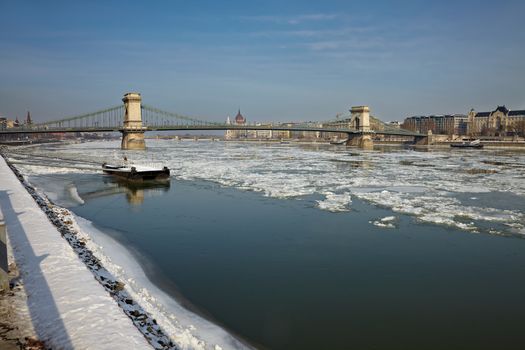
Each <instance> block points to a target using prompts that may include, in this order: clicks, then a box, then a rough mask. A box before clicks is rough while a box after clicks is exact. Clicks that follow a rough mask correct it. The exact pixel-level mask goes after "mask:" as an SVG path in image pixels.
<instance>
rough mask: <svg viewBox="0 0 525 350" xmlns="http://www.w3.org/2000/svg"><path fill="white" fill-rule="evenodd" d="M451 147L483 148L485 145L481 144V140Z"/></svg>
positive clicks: (454, 144)
mask: <svg viewBox="0 0 525 350" xmlns="http://www.w3.org/2000/svg"><path fill="white" fill-rule="evenodd" d="M450 147H455V148H478V149H479V148H483V145H482V144H481V142H480V140H474V141H470V142H462V143H452V144H451V145H450Z"/></svg>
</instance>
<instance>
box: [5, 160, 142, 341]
mask: <svg viewBox="0 0 525 350" xmlns="http://www.w3.org/2000/svg"><path fill="white" fill-rule="evenodd" d="M0 208H1V210H2V213H3V216H4V219H5V221H6V225H7V232H8V244H9V245H10V246H11V248H12V251H13V255H14V258H15V260H16V263H17V266H18V269H19V271H20V275H21V278H22V281H23V284H24V288H25V289H26V292H27V295H28V300H27V306H26V307H27V311H25V312H29V313H30V315H31V319H32V321H33V327H34V328H35V331H36V333H37V334H38V336H39V338H40V339H41V340H43V341H45V342H46V344H47V345H48V346H50V347H51V348H54V349H72V348H77V349H149V348H151V346H150V345H149V344H148V343H147V341H146V339H145V338H144V336H143V335H142V334H141V333H140V332H139V331H138V330H137V328H136V327H135V326H134V325H133V323H132V322H131V319H130V318H128V317H127V316H126V315H125V314H124V313H123V312H122V310H121V309H120V308H119V307H118V306H117V304H116V303H115V301H114V300H113V299H112V298H111V296H110V295H109V294H108V292H107V291H106V290H104V288H103V287H102V286H101V285H100V284H99V283H98V282H97V281H96V280H95V279H94V278H93V274H92V273H91V272H89V270H88V269H87V268H86V266H85V265H84V264H83V263H82V262H81V261H80V260H79V258H78V257H77V255H76V254H75V252H74V251H73V249H72V248H71V247H70V246H69V244H68V243H67V242H66V240H64V239H63V238H62V237H61V234H60V233H59V231H58V230H57V229H56V227H55V226H53V225H52V224H51V222H50V221H49V220H48V218H47V217H46V215H45V214H44V212H43V211H42V210H41V209H40V208H39V206H38V205H37V204H36V203H35V201H34V200H33V198H32V197H31V196H30V195H29V193H28V192H27V191H26V189H25V188H24V187H23V186H22V184H21V183H20V182H19V180H18V179H17V178H16V177H15V175H14V174H13V173H12V171H11V169H10V168H9V167H8V166H7V164H6V163H5V161H4V159H3V158H1V157H0Z"/></svg>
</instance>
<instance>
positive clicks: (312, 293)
mask: <svg viewBox="0 0 525 350" xmlns="http://www.w3.org/2000/svg"><path fill="white" fill-rule="evenodd" d="M409 156H412V155H411V154H409ZM346 170H347V168H345V169H344V171H346ZM312 171H313V170H312ZM360 171H362V170H360ZM281 172H282V171H281ZM259 173H261V171H260V170H259ZM64 179H67V182H68V183H73V184H74V185H75V187H76V190H77V192H78V194H79V196H80V197H81V198H82V199H83V201H84V203H83V204H81V205H70V208H71V210H73V211H74V212H75V213H76V214H77V215H78V216H81V217H83V218H85V219H88V220H89V221H91V222H93V224H94V225H95V226H97V227H98V228H99V229H100V230H101V231H103V232H106V233H107V234H108V235H112V237H113V238H114V239H115V240H117V241H118V242H120V243H121V244H122V245H123V246H125V247H128V248H129V249H130V250H131V251H133V252H134V254H135V256H136V257H137V259H138V260H139V261H140V263H141V265H142V266H143V268H144V269H145V271H146V273H147V275H148V277H149V278H150V279H151V281H153V282H154V283H155V284H157V285H158V286H159V287H160V288H161V289H163V290H164V291H165V292H167V293H168V294H169V295H171V296H173V297H176V298H177V299H178V300H180V301H181V302H182V303H183V304H184V305H185V306H186V307H187V308H189V309H190V310H192V311H194V312H196V313H198V314H200V315H202V316H204V317H205V318H207V319H208V320H211V321H212V322H213V323H216V324H218V325H220V326H222V327H223V328H225V329H226V330H228V331H229V332H231V333H232V334H235V335H236V336H237V337H239V338H241V339H243V340H244V341H245V342H246V343H248V344H251V345H252V346H254V347H257V348H268V349H522V348H523V346H524V344H525V332H524V331H523V318H524V316H525V240H524V239H522V238H521V235H520V234H516V233H514V234H510V233H509V232H510V231H509V232H507V234H505V232H503V234H491V232H493V231H494V230H499V229H501V227H507V226H508V225H505V224H506V223H508V222H501V221H497V222H496V221H495V220H496V219H494V221H492V220H488V221H487V220H485V221H483V220H484V219H478V220H476V217H474V214H472V215H471V217H466V218H465V217H463V216H461V217H457V218H456V221H457V222H458V223H460V224H461V223H467V224H469V225H471V224H470V222H472V225H475V226H476V227H477V228H478V231H479V232H473V230H471V229H468V227H467V228H466V229H460V228H458V225H454V224H449V225H439V224H436V223H435V222H430V221H429V220H425V217H423V216H421V217H420V216H418V215H413V214H411V213H408V212H401V213H400V212H399V211H395V208H394V211H393V209H392V207H391V206H389V205H386V204H384V203H383V204H382V203H381V202H380V201H379V199H377V200H376V201H375V202H374V198H375V197H373V195H374V193H377V196H381V195H384V190H383V192H381V191H380V190H379V191H375V190H374V191H375V192H374V191H370V193H371V195H370V196H369V197H366V196H364V197H359V196H352V199H351V205H350V206H349V208H348V210H345V211H329V210H320V208H319V207H320V205H322V204H320V202H322V200H323V199H324V198H329V197H330V195H328V197H326V196H324V195H323V194H321V193H320V192H318V191H314V192H313V193H305V194H303V195H301V196H300V197H293V198H282V197H275V196H271V195H270V196H265V195H263V194H262V193H261V192H255V191H252V190H246V189H243V188H238V187H235V186H225V185H224V184H219V183H217V182H214V181H207V180H204V179H184V177H183V176H181V177H179V178H175V177H173V178H172V179H171V182H170V184H169V186H154V187H150V188H138V189H137V188H129V187H126V186H120V187H119V186H116V184H115V183H114V182H112V181H111V180H110V179H108V178H107V177H105V176H102V175H99V174H78V173H67V174H52V173H47V174H33V175H32V176H31V178H30V181H32V182H33V183H35V184H36V185H37V186H40V187H44V188H46V187H47V188H48V189H49V188H51V187H50V186H51V184H55V185H54V186H58V187H60V185H59V184H60V183H62V186H63V183H64V181H65V180H64ZM390 185H395V184H390ZM413 185H414V186H419V185H420V184H413ZM55 191H56V188H55ZM390 191H392V193H394V192H395V191H401V190H399V189H397V190H395V191H394V190H392V189H390ZM411 191H412V192H410V193H416V192H417V191H416V192H413V191H414V190H411ZM401 192H402V191H401ZM450 192H453V191H450ZM381 193H382V194H381ZM395 193H397V192H395ZM421 196H423V195H421ZM421 196H419V195H414V197H410V198H409V199H407V200H409V201H413V200H416V199H418V200H425V201H432V199H421V198H426V197H421ZM449 197H450V194H447V195H443V198H445V199H444V200H446V199H447V198H449ZM330 198H331V197H330ZM378 198H379V197H378ZM413 198H416V199H413ZM431 198H432V197H431ZM454 198H455V201H454V203H455V204H454V205H457V206H458V208H465V206H471V205H473V204H472V202H473V203H479V202H481V203H483V204H482V205H480V207H483V208H484V209H483V210H485V209H486V208H489V207H490V206H491V205H492V207H494V208H493V209H494V210H496V209H498V210H500V212H498V213H499V214H498V215H499V216H502V215H504V214H505V215H506V214H508V211H510V210H517V212H518V214H519V213H520V212H522V211H523V209H524V207H525V206H524V207H521V208H520V206H521V205H523V197H522V196H520V195H518V194H514V193H508V197H505V193H502V192H497V191H492V192H490V191H489V192H483V193H477V194H473V193H466V192H465V191H458V192H454ZM505 198H508V200H505ZM435 200H436V201H440V198H439V197H435ZM406 203H409V204H410V203H413V202H406ZM425 205H428V204H425ZM478 205H479V204H478ZM421 206H424V205H423V204H422V205H421ZM413 207H415V208H417V206H416V205H413ZM462 210H465V211H468V210H470V209H468V210H467V209H462ZM480 210H481V209H480ZM491 213H492V211H491ZM431 214H432V213H431V210H429V213H428V214H425V215H431ZM518 214H513V215H518ZM487 215H488V214H487ZM494 215H496V214H494ZM509 215H510V214H509ZM499 216H498V217H499ZM473 217H474V218H473ZM381 218H386V219H384V220H383V221H381ZM521 220H522V218H521V217H520V218H518V219H516V221H515V222H514V226H516V225H518V224H519V222H521ZM374 222H375V223H376V224H373V223H374ZM516 222H518V224H517V223H516ZM377 223H379V225H377ZM381 223H386V224H389V223H392V226H391V227H389V228H385V227H384V226H383V225H381ZM489 226H490V227H489Z"/></svg>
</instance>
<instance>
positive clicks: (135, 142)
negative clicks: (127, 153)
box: [121, 92, 146, 150]
mask: <svg viewBox="0 0 525 350" xmlns="http://www.w3.org/2000/svg"><path fill="white" fill-rule="evenodd" d="M141 101H142V98H141V97H140V94H139V93H136V92H128V93H127V94H125V95H124V98H123V99H122V102H124V111H125V114H124V125H123V128H122V131H121V132H122V145H121V148H122V149H134V150H142V149H146V142H145V141H144V128H143V127H142V110H141Z"/></svg>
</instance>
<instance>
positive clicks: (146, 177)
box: [102, 163, 170, 182]
mask: <svg viewBox="0 0 525 350" xmlns="http://www.w3.org/2000/svg"><path fill="white" fill-rule="evenodd" d="M102 171H104V173H106V174H110V175H113V176H115V177H116V178H117V179H121V180H126V181H131V182H144V181H168V180H169V178H170V169H168V167H163V168H162V169H155V168H150V167H144V166H127V165H111V164H106V163H104V164H102Z"/></svg>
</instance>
